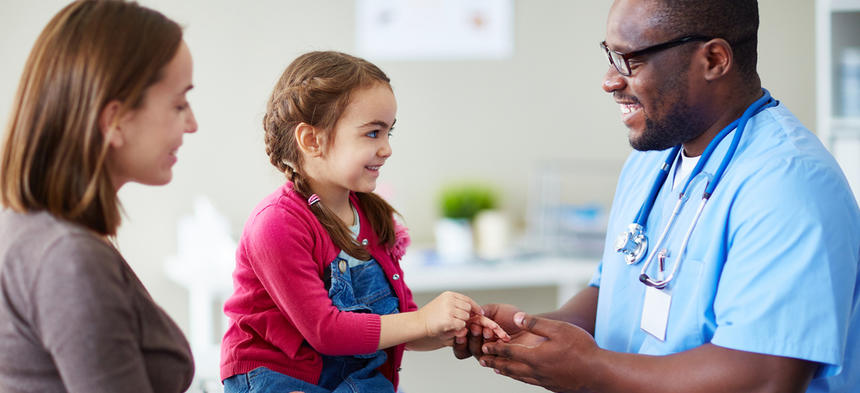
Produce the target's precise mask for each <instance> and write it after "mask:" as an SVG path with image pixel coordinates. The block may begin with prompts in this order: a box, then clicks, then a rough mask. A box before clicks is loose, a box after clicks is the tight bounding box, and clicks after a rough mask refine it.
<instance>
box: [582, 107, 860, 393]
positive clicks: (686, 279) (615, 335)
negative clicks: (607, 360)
mask: <svg viewBox="0 0 860 393" xmlns="http://www.w3.org/2000/svg"><path fill="white" fill-rule="evenodd" d="M733 136H734V134H733V133H732V134H730V135H728V136H727V137H726V138H725V139H724V140H723V141H722V142H721V143H720V145H719V146H718V147H717V149H716V150H715V151H714V154H713V155H712V156H711V158H710V160H709V161H708V162H707V163H706V165H705V167H704V172H705V173H708V174H713V173H714V172H715V171H716V169H717V167H718V166H719V164H720V161H721V160H722V159H723V157H724V156H725V152H726V150H727V148H728V146H729V144H730V143H731V140H732V137H733ZM667 154H668V151H658V152H633V153H632V154H631V155H630V157H629V158H628V160H627V163H626V164H625V166H624V168H623V170H622V172H621V176H620V178H619V182H618V187H617V190H616V195H615V200H614V201H613V205H612V211H611V213H610V217H609V226H608V232H607V233H608V236H607V240H606V244H605V246H604V253H603V259H602V263H601V264H600V266H599V268H598V271H597V272H596V273H595V275H594V277H593V278H592V282H591V285H593V286H597V287H599V288H600V295H599V301H598V307H597V325H596V329H595V339H596V340H597V343H598V345H599V346H600V347H601V348H605V349H609V350H614V351H620V352H630V353H641V354H649V355H666V354H672V353H676V352H681V351H685V350H688V349H692V348H695V347H698V346H700V345H702V344H704V343H709V342H710V343H713V344H715V345H718V346H722V347H726V348H732V349H737V350H742V351H749V352H757V353H765V354H771V355H778V356H787V357H793V358H800V359H807V360H810V361H814V362H818V363H821V365H820V367H819V369H818V372H817V373H816V377H815V379H814V380H813V381H812V384H811V386H810V387H809V390H808V391H809V392H848V391H849V390H851V389H857V387H858V386H860V363H858V362H859V361H860V358H858V356H860V314H859V313H858V309H860V286H858V281H860V273H858V264H860V210H858V207H857V202H856V201H855V199H854V196H853V194H852V193H851V190H850V188H849V186H848V183H847V181H846V180H845V176H844V175H843V174H842V171H841V170H840V169H839V166H838V165H837V163H836V161H835V160H834V159H833V157H832V156H831V155H830V153H828V152H827V150H826V149H825V148H824V147H823V146H822V144H821V143H820V142H819V140H818V139H817V138H816V137H815V136H814V135H813V134H812V133H811V132H810V131H809V130H807V129H806V127H804V126H803V125H802V124H801V123H800V122H799V121H798V120H797V118H795V117H794V115H793V114H791V112H789V110H788V109H786V108H785V107H784V106H783V105H779V106H776V107H773V108H769V109H767V110H765V111H763V112H761V113H759V114H758V115H756V116H755V117H753V118H752V119H751V120H750V122H749V123H748V124H747V127H746V129H745V131H744V135H743V138H742V139H741V141H740V144H739V146H738V149H737V151H736V153H735V156H734V159H733V160H732V161H731V164H730V165H729V166H728V168H727V170H726V172H725V174H724V175H723V178H722V179H721V180H720V182H719V184H718V185H717V187H716V189H715V191H714V194H713V195H712V196H711V198H710V201H709V202H708V204H707V205H706V206H705V209H704V211H703V213H702V216H701V218H700V219H699V222H698V224H697V225H696V228H695V230H694V231H693V234H692V237H691V238H690V242H689V245H688V247H687V251H686V256H685V258H684V260H683V262H682V264H681V266H680V267H679V270H678V272H677V274H676V276H675V278H674V280H673V281H672V282H671V283H670V284H669V286H668V287H667V288H666V292H668V293H670V294H671V296H672V301H671V306H670V309H669V317H668V318H669V319H668V325H667V328H666V340H665V342H661V341H659V340H657V339H656V338H654V337H653V336H651V335H649V334H648V333H646V332H644V331H643V330H641V329H640V322H641V317H642V306H643V299H644V293H645V285H644V284H642V283H641V282H640V281H639V279H638V276H639V274H640V270H641V269H642V266H643V263H644V262H640V263H638V264H636V265H633V266H629V265H627V264H626V262H625V261H624V259H623V257H622V256H621V255H619V254H618V253H616V252H615V250H614V247H613V244H614V241H615V237H616V236H617V235H618V234H620V233H621V232H623V231H625V230H626V227H627V225H628V224H630V223H631V222H633V219H634V217H635V216H636V213H637V211H638V210H639V208H640V207H641V206H642V203H643V201H644V200H645V198H646V197H647V195H648V193H649V191H650V189H651V185H652V184H653V182H654V179H655V178H656V176H657V170H658V168H659V166H660V165H661V164H662V163H663V161H664V160H665V158H666V155H667ZM671 182H672V178H671V176H669V177H668V178H667V180H666V184H664V185H663V187H662V188H661V190H660V194H659V195H658V198H657V200H656V202H655V203H654V208H653V210H652V211H651V214H650V216H649V217H648V222H647V223H646V226H645V228H646V231H647V235H648V239H649V242H650V244H649V249H648V253H649V255H650V254H651V253H654V252H657V251H659V250H654V249H653V247H654V244H656V242H657V238H658V236H659V235H660V232H661V231H662V230H663V228H664V227H665V225H666V223H667V221H668V219H669V216H670V214H671V212H672V208H673V207H674V205H675V203H676V202H677V200H678V193H679V192H680V190H681V188H683V187H678V188H677V189H676V190H675V191H672V186H671V184H672V183H671ZM691 187H692V186H691ZM703 189H704V182H701V183H699V184H698V185H697V186H696V187H693V190H692V192H688V194H689V195H691V198H690V200H689V201H687V204H686V205H685V207H684V209H683V210H682V212H681V214H680V216H679V217H678V219H677V221H676V224H675V226H674V229H673V231H672V232H670V234H669V237H668V243H667V244H668V247H666V248H668V249H669V254H670V255H669V258H667V260H666V264H667V266H666V269H667V270H671V269H672V267H673V266H674V263H675V262H676V261H677V256H678V253H679V247H680V243H681V240H682V238H683V236H684V233H685V232H686V231H687V228H688V227H689V225H690V223H691V221H692V219H693V216H694V213H695V210H696V209H697V208H698V205H699V203H700V201H701V195H702V191H703ZM643 261H644V259H643ZM656 265H657V263H652V264H651V266H650V267H649V271H648V274H649V275H650V276H651V277H652V278H653V277H655V276H656V275H657V273H656V269H657V267H656Z"/></svg>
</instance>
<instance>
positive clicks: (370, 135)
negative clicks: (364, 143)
mask: <svg viewBox="0 0 860 393" xmlns="http://www.w3.org/2000/svg"><path fill="white" fill-rule="evenodd" d="M378 135H379V131H378V130H373V131H371V132H368V133H367V136H369V137H371V138H376V137H377V136H378Z"/></svg>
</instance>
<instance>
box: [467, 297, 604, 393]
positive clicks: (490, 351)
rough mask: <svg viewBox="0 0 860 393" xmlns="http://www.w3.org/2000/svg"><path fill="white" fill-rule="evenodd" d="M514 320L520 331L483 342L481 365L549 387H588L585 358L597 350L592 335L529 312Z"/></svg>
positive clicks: (556, 388) (572, 388) (521, 379)
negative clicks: (502, 339)
mask: <svg viewBox="0 0 860 393" xmlns="http://www.w3.org/2000/svg"><path fill="white" fill-rule="evenodd" d="M513 320H514V322H515V325H516V326H517V327H518V330H519V332H517V333H515V334H514V337H513V339H512V340H511V341H510V342H508V343H504V342H501V341H496V342H487V343H484V345H483V352H484V354H485V355H484V356H482V357H481V358H480V363H481V365H482V366H485V367H490V368H493V369H495V370H496V372H498V373H499V374H502V375H505V376H508V377H511V378H514V379H517V380H519V381H522V382H526V383H529V384H532V385H538V386H542V387H544V388H546V389H549V390H552V391H574V392H576V391H588V390H589V387H588V385H587V384H586V383H585V382H586V380H585V379H583V378H580V377H579V375H583V376H588V375H589V370H588V367H587V365H588V364H589V362H588V360H589V358H591V357H592V356H595V354H596V353H597V352H598V351H599V348H598V347H597V344H596V343H595V342H594V338H593V337H591V335H590V334H588V332H586V331H585V330H583V329H581V328H579V327H577V326H574V325H572V324H570V323H567V322H562V321H555V320H551V319H546V318H541V317H535V316H528V315H525V313H522V312H519V313H517V314H516V315H514V317H513Z"/></svg>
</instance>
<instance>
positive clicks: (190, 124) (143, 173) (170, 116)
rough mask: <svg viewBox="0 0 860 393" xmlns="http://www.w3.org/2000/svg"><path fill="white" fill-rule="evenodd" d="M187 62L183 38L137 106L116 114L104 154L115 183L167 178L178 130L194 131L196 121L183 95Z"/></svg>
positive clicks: (188, 73)
mask: <svg viewBox="0 0 860 393" xmlns="http://www.w3.org/2000/svg"><path fill="white" fill-rule="evenodd" d="M191 67H192V65H191V52H190V51H189V50H188V47H187V46H186V45H185V42H184V41H183V42H181V43H180V45H179V48H178V50H177V51H176V55H175V56H174V57H173V59H172V60H171V61H170V62H169V63H168V64H167V65H166V66H165V67H164V69H163V70H162V73H163V74H162V76H161V80H159V81H158V82H157V83H156V84H154V85H152V86H150V87H149V88H147V89H146V92H145V93H144V97H143V104H142V106H141V107H140V108H138V109H135V110H133V111H131V112H128V113H127V114H125V115H123V117H122V118H121V119H120V121H119V123H118V125H117V128H116V129H115V130H114V132H113V134H114V135H112V136H111V139H110V141H111V142H110V143H111V146H110V151H109V152H108V158H107V167H108V171H109V173H110V175H111V178H112V180H113V183H114V187H116V188H117V189H119V188H120V187H121V186H122V185H123V184H125V183H127V182H129V181H134V182H138V183H142V184H148V185H163V184H167V183H168V182H170V180H171V178H172V177H173V170H172V168H173V164H175V163H176V151H177V150H178V149H179V146H180V145H182V136H183V135H184V134H185V133H190V132H195V131H197V121H196V120H195V119H194V114H193V113H192V112H191V107H190V106H189V105H188V101H187V100H186V98H185V94H186V93H187V92H188V90H190V89H191V87H192V86H191Z"/></svg>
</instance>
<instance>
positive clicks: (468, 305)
mask: <svg viewBox="0 0 860 393" xmlns="http://www.w3.org/2000/svg"><path fill="white" fill-rule="evenodd" d="M417 313H418V317H419V318H420V319H421V321H423V323H424V329H425V333H426V335H427V337H438V336H442V335H445V334H446V333H448V334H451V333H461V334H462V335H464V336H465V331H466V329H465V327H466V322H467V321H469V318H471V317H472V315H483V310H481V306H480V305H478V303H476V302H475V301H474V300H472V299H471V298H470V297H468V296H466V295H463V294H459V293H456V292H450V291H445V292H442V294H441V295H439V296H437V297H436V298H435V299H433V300H431V301H430V303H427V304H426V305H425V306H424V307H421V308H420V309H418V311H417Z"/></svg>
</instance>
